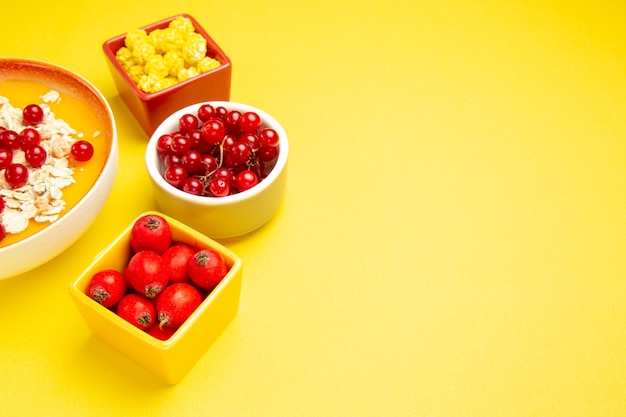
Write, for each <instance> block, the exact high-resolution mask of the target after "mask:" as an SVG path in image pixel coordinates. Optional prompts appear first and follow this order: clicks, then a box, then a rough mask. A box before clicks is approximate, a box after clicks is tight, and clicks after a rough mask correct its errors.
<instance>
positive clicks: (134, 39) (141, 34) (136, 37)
mask: <svg viewBox="0 0 626 417" xmlns="http://www.w3.org/2000/svg"><path fill="white" fill-rule="evenodd" d="M147 40H148V34H147V33H146V31H145V30H143V29H133V30H131V31H130V32H128V33H127V34H126V39H125V40H124V44H125V45H126V47H127V48H129V49H130V50H133V49H134V48H135V46H136V45H140V44H143V43H146V42H147Z"/></svg>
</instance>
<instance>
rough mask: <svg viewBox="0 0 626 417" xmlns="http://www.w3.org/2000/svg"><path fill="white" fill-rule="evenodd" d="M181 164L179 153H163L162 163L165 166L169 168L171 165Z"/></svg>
mask: <svg viewBox="0 0 626 417" xmlns="http://www.w3.org/2000/svg"><path fill="white" fill-rule="evenodd" d="M182 164H183V157H182V156H180V155H176V154H173V153H168V154H167V155H165V158H163V165H165V168H169V167H171V166H172V165H182Z"/></svg>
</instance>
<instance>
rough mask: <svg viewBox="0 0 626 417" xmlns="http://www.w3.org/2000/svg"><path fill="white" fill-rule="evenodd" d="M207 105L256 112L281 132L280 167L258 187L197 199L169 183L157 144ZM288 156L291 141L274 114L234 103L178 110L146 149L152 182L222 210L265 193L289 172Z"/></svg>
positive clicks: (216, 103)
mask: <svg viewBox="0 0 626 417" xmlns="http://www.w3.org/2000/svg"><path fill="white" fill-rule="evenodd" d="M203 104H211V105H212V106H214V107H218V106H224V107H226V108H227V109H233V110H239V111H241V112H244V111H254V112H256V113H257V114H258V115H259V116H260V117H261V120H262V121H263V123H264V124H265V125H267V126H268V127H272V128H273V129H274V130H276V132H277V133H278V135H279V137H280V142H279V144H278V146H279V152H278V157H277V159H276V165H274V167H273V168H272V170H271V171H270V173H269V174H268V175H267V177H265V178H264V179H263V180H261V181H259V183H258V184H257V185H255V186H254V187H252V188H250V189H248V190H245V191H242V192H240V193H237V194H231V195H227V196H224V197H210V196H197V195H193V194H189V193H186V192H184V191H183V190H180V189H178V188H175V187H173V186H172V185H171V184H169V183H168V182H167V181H165V179H164V178H163V175H162V174H161V173H160V172H159V166H158V162H159V158H158V156H157V152H156V143H157V141H158V139H159V137H161V136H162V135H164V134H167V133H172V132H175V131H176V130H177V126H178V120H179V119H180V117H181V116H183V115H184V114H187V113H193V114H196V113H197V110H198V109H199V108H200V106H201V105H203ZM288 154H289V140H288V139H287V133H286V132H285V130H284V128H283V127H282V125H281V124H280V123H279V122H278V121H277V120H276V119H275V118H274V117H273V116H271V115H270V114H268V113H266V112H265V111H263V110H261V109H259V108H257V107H254V106H252V105H249V104H244V103H238V102H234V101H203V102H200V103H195V104H191V105H188V106H185V107H183V108H181V109H179V110H177V111H175V112H174V113H172V114H171V115H169V116H168V117H167V118H165V120H163V122H161V123H160V124H159V126H158V127H157V129H156V130H155V131H154V133H153V134H152V135H151V137H150V140H149V142H148V146H147V147H146V154H145V162H146V168H147V170H148V174H149V175H150V178H152V181H153V182H154V183H156V184H157V186H158V187H159V188H161V189H162V190H164V191H165V192H167V193H170V194H172V195H173V196H175V197H176V198H179V199H181V200H183V201H185V202H188V203H192V204H196V205H202V206H206V207H218V206H224V205H228V204H233V203H238V202H241V201H244V200H248V199H251V198H253V197H254V196H256V195H258V194H260V193H262V192H263V191H264V190H265V189H267V188H268V187H269V186H270V185H271V184H272V183H273V182H274V181H275V180H276V178H277V177H278V176H279V175H280V173H281V172H282V171H283V170H284V169H285V167H286V165H287V157H288Z"/></svg>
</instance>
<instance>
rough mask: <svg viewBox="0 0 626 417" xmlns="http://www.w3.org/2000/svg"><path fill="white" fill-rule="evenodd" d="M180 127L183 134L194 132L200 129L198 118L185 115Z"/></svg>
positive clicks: (181, 118)
mask: <svg viewBox="0 0 626 417" xmlns="http://www.w3.org/2000/svg"><path fill="white" fill-rule="evenodd" d="M178 127H179V129H180V131H181V132H182V133H189V132H193V131H194V130H196V129H198V118H197V117H196V116H194V115H193V114H189V113H188V114H184V115H182V116H181V117H180V119H179V121H178Z"/></svg>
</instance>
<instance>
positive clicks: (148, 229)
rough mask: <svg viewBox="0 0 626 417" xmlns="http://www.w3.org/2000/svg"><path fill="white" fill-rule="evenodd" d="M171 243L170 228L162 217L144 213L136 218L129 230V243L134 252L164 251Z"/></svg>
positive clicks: (159, 252) (160, 252)
mask: <svg viewBox="0 0 626 417" xmlns="http://www.w3.org/2000/svg"><path fill="white" fill-rule="evenodd" d="M171 244H172V230H171V228H170V225H169V223H168V222H167V220H165V219H164V218H163V217H161V216H159V215H156V214H146V215H144V216H141V217H140V218H138V219H137V220H136V221H135V223H134V224H133V227H132V229H131V232H130V245H131V247H132V249H133V251H134V252H139V251H142V250H151V251H153V252H156V253H158V254H162V253H163V252H165V250H166V249H167V248H169V247H170V245H171Z"/></svg>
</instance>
